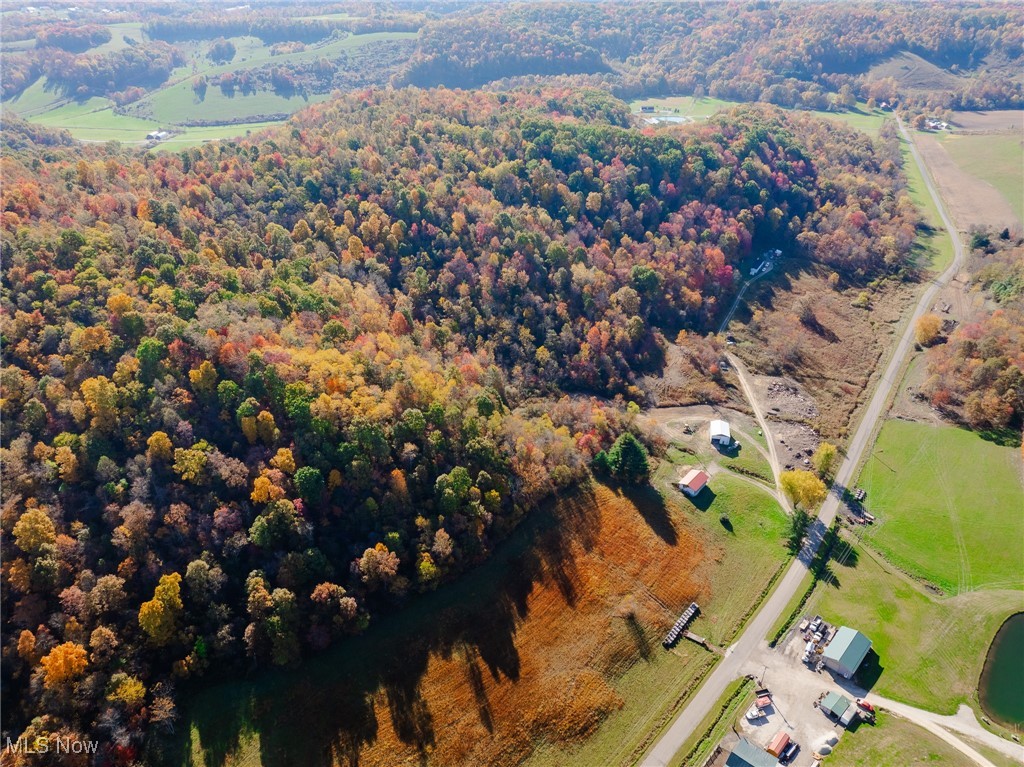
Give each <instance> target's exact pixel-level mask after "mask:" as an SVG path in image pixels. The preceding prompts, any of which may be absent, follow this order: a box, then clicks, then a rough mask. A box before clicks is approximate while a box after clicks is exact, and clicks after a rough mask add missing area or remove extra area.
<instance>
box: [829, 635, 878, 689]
mask: <svg viewBox="0 0 1024 767" xmlns="http://www.w3.org/2000/svg"><path fill="white" fill-rule="evenodd" d="M870 649H871V640H870V639H868V638H867V637H866V636H864V635H863V634H861V633H860V632H859V631H856V630H855V629H851V628H849V627H848V626H841V627H840V628H839V631H837V632H836V635H835V636H834V637H833V638H832V641H831V642H829V643H828V647H826V648H825V652H824V653H823V654H822V658H823V659H824V661H825V666H826V667H827V668H830V669H832V670H833V671H835V672H836V673H837V674H839V675H840V676H842V677H845V678H846V679H849V678H850V677H851V676H853V675H854V674H855V673H857V668H858V667H859V666H860V664H861V663H862V662H863V660H864V657H865V656H866V655H867V654H868V650H870Z"/></svg>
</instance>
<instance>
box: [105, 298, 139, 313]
mask: <svg viewBox="0 0 1024 767" xmlns="http://www.w3.org/2000/svg"><path fill="white" fill-rule="evenodd" d="M134 305H135V302H134V301H133V300H132V297H131V296H129V295H126V294H124V293H114V294H113V295H112V296H110V298H108V299H107V311H109V312H110V313H111V314H113V315H114V316H115V317H120V316H121V315H123V314H124V313H125V312H130V311H131V310H132V307H133V306H134Z"/></svg>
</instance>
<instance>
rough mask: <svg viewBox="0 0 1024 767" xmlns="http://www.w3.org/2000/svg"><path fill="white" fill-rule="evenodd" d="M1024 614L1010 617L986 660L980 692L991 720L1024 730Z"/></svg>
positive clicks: (998, 633)
mask: <svg viewBox="0 0 1024 767" xmlns="http://www.w3.org/2000/svg"><path fill="white" fill-rule="evenodd" d="M1022 689H1024V613H1017V614H1016V615H1011V616H1010V617H1009V618H1007V620H1006V622H1005V623H1004V624H1003V625H1002V627H1001V628H1000V629H999V631H998V632H997V633H996V638H995V639H994V640H993V642H992V646H991V647H990V648H989V651H988V657H987V658H986V659H985V670H984V671H983V672H982V674H981V684H980V685H979V693H980V695H981V706H982V708H983V709H984V710H985V713H986V714H988V716H990V717H991V718H992V719H995V720H996V721H998V722H1000V723H1001V724H1004V725H1006V726H1008V727H1011V728H1019V727H1024V695H1022V694H1021V690H1022Z"/></svg>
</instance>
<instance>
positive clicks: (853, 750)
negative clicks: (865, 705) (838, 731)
mask: <svg viewBox="0 0 1024 767" xmlns="http://www.w3.org/2000/svg"><path fill="white" fill-rule="evenodd" d="M828 765H829V767H924V765H929V767H931V766H932V765H934V766H935V767H974V762H973V761H971V760H970V759H969V758H968V757H967V756H965V755H964V754H962V753H960V752H959V751H957V750H956V749H955V748H953V747H952V746H951V745H949V744H948V743H946V742H945V741H943V740H941V739H940V738H939V737H937V736H936V735H933V734H932V733H930V732H928V730H926V729H924V728H923V727H918V726H917V725H916V724H913V723H911V722H908V721H906V720H905V719H901V718H899V717H898V716H896V715H895V714H890V713H889V712H887V711H880V712H878V716H877V718H876V720H875V725H874V727H872V726H869V725H865V724H862V725H860V726H859V727H856V728H854V729H851V730H850V731H849V732H847V733H846V734H845V735H843V737H842V738H840V739H839V744H838V745H837V746H836V750H835V751H833V752H832V754H831V755H830V756H829V757H828Z"/></svg>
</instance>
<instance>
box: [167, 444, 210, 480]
mask: <svg viewBox="0 0 1024 767" xmlns="http://www.w3.org/2000/svg"><path fill="white" fill-rule="evenodd" d="M206 461H207V455H206V453H204V452H203V451H202V450H196V449H194V448H187V449H186V448H180V447H179V448H175V450H174V470H175V471H176V472H177V473H178V475H179V476H180V477H181V478H182V479H183V480H185V481H186V482H192V483H195V484H200V483H201V482H202V481H203V470H204V469H205V468H206Z"/></svg>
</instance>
